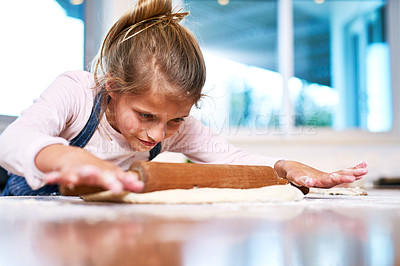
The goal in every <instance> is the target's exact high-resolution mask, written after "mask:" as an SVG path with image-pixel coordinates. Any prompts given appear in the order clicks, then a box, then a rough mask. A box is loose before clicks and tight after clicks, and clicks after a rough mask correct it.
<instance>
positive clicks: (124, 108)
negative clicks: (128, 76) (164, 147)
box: [107, 92, 193, 152]
mask: <svg viewBox="0 0 400 266" xmlns="http://www.w3.org/2000/svg"><path fill="white" fill-rule="evenodd" d="M110 96H111V100H110V103H109V112H107V120H108V121H109V123H110V124H111V126H112V127H113V128H114V129H115V130H117V131H118V132H120V133H121V134H122V135H123V136H124V138H125V139H126V141H127V142H128V143H129V145H130V146H131V147H132V148H133V149H135V150H137V151H142V152H143V151H149V150H151V149H152V148H153V147H154V146H155V145H156V144H157V143H158V142H160V141H162V140H164V139H167V138H169V137H171V136H172V135H173V134H174V133H175V132H176V131H177V130H178V129H179V127H180V125H181V124H182V122H183V121H184V118H185V117H187V116H188V115H189V112H190V109H191V108H192V106H193V103H192V102H182V101H180V102H174V101H171V100H169V99H168V98H169V97H163V95H160V94H156V93H152V92H150V93H147V94H144V95H139V96H138V95H132V94H116V93H113V92H111V93H110Z"/></svg>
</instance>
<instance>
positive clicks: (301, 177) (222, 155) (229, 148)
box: [163, 117, 368, 188]
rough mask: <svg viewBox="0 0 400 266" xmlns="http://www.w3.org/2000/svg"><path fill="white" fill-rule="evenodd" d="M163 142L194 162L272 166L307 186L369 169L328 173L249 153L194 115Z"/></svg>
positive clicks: (358, 175)
mask: <svg viewBox="0 0 400 266" xmlns="http://www.w3.org/2000/svg"><path fill="white" fill-rule="evenodd" d="M165 144H167V145H163V147H164V146H166V148H165V149H166V150H168V151H172V152H182V153H183V154H185V155H186V156H187V157H188V158H189V159H191V160H192V161H194V162H197V163H217V164H243V165H268V166H271V167H274V168H275V170H276V171H277V173H278V175H279V176H280V177H282V178H286V179H288V180H289V181H290V182H294V183H296V184H298V185H300V186H306V187H322V188H329V187H333V186H336V185H339V184H342V183H351V182H354V181H356V180H359V179H361V178H362V177H363V176H364V175H365V174H367V172H368V170H367V164H366V163H365V162H362V163H360V164H358V165H356V166H354V167H352V168H348V169H344V170H339V171H335V172H332V173H327V172H323V171H319V170H317V169H314V168H312V167H310V166H307V165H305V164H302V163H299V162H295V161H285V160H279V159H278V158H273V157H265V156H260V155H256V154H249V153H247V152H245V151H244V150H242V149H239V148H237V147H235V146H233V145H231V144H229V143H228V142H227V141H226V140H225V139H223V138H221V137H219V136H218V135H217V134H215V133H213V132H211V131H210V129H208V128H207V127H205V126H204V125H202V124H201V123H200V122H199V121H197V120H195V119H194V118H193V117H188V118H187V119H186V121H185V123H184V124H183V125H182V127H181V128H180V129H179V132H178V134H175V135H174V136H173V137H171V138H170V139H168V140H167V141H166V143H165ZM163 149H164V148H163Z"/></svg>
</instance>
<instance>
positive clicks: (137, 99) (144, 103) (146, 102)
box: [120, 93, 194, 117]
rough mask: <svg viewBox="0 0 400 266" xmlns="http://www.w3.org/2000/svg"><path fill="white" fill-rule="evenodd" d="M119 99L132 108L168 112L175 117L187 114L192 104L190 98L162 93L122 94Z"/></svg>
mask: <svg viewBox="0 0 400 266" xmlns="http://www.w3.org/2000/svg"><path fill="white" fill-rule="evenodd" d="M120 99H121V100H122V101H121V103H122V104H125V105H128V106H129V107H131V108H133V109H139V110H140V111H145V112H148V113H151V114H161V113H162V114H165V113H168V114H170V115H174V116H176V117H180V116H187V115H188V114H189V112H190V109H191V108H192V106H193V105H194V103H193V102H192V101H191V100H188V99H186V100H185V99H179V97H173V96H170V95H163V94H162V93H145V94H140V95H135V94H123V95H122V96H121V98H120Z"/></svg>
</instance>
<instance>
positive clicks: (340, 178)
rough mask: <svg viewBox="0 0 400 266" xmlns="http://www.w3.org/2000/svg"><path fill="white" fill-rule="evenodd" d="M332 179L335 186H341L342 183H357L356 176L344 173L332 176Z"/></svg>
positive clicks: (336, 173)
mask: <svg viewBox="0 0 400 266" xmlns="http://www.w3.org/2000/svg"><path fill="white" fill-rule="evenodd" d="M330 178H331V180H332V182H333V183H335V185H339V184H341V183H352V182H354V181H356V177H355V176H354V175H347V174H343V172H342V171H339V172H335V173H332V174H330Z"/></svg>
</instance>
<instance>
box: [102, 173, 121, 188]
mask: <svg viewBox="0 0 400 266" xmlns="http://www.w3.org/2000/svg"><path fill="white" fill-rule="evenodd" d="M99 183H100V185H101V186H102V187H104V188H106V189H108V190H112V191H113V192H114V193H120V192H122V191H123V185H122V183H121V182H120V181H119V180H118V178H117V176H116V174H115V172H111V171H104V172H102V173H101V175H100V178H99Z"/></svg>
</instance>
